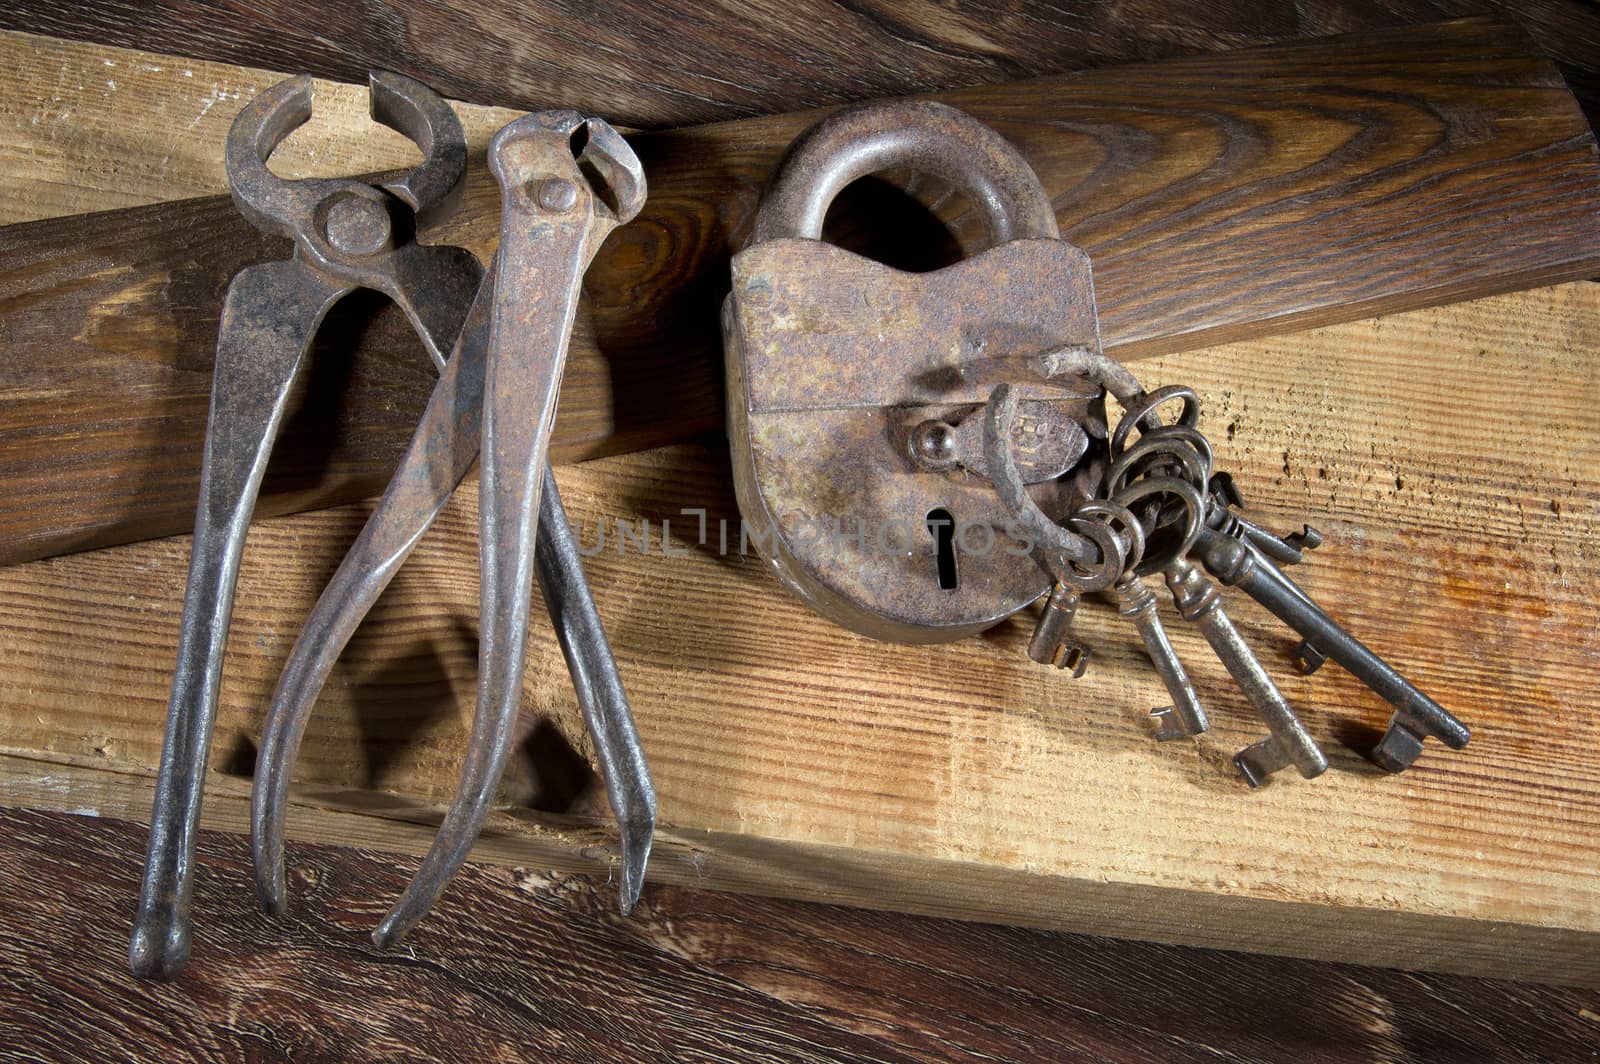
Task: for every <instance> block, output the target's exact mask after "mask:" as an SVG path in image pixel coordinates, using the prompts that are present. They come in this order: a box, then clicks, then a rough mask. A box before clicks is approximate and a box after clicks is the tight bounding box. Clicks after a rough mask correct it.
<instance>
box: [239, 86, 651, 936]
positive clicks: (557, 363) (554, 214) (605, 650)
mask: <svg viewBox="0 0 1600 1064" xmlns="http://www.w3.org/2000/svg"><path fill="white" fill-rule="evenodd" d="M489 159H490V166H491V168H492V169H493V171H494V174H495V177H496V178H497V180H499V182H500V184H501V186H502V196H503V204H502V222H501V237H500V250H499V253H498V254H497V256H496V258H495V260H494V264H493V265H492V266H491V268H490V271H489V274H488V275H487V277H486V278H485V280H484V282H483V284H482V285H481V286H480V288H479V289H478V295H477V298H476V300H474V302H473V305H472V309H471V311H470V312H469V314H468V317H467V323H466V325H465V327H464V328H463V330H462V333H461V338H460V341H459V342H458V344H457V346H456V348H455V351H454V353H453V354H452V355H451V358H450V361H449V363H448V364H447V365H446V367H445V370H444V372H443V373H442V374H441V376H440V379H439V383H438V385H437V386H436V387H435V389H434V392H433V395H432V396H431V397H430V399H429V401H428V406H427V408H426V409H425V410H424V412H423V416H422V420H421V422H420V423H419V425H418V427H417V431H416V433H415V434H414V436H413V437H412V441H411V444H410V447H409V448H408V449H407V451H406V454H405V456H404V457H403V458H402V459H401V462H400V466H399V468H398V470H397V471H396V472H395V475H394V477H393V478H392V479H391V481H390V483H389V487H388V489H387V491H386V492H385V494H384V497H383V499H382V500H381V501H380V502H379V504H378V506H377V508H376V509H375V510H374V512H373V514H372V517H371V518H370V519H369V521H368V522H367V525H366V527H365V528H364V529H363V530H362V532H361V534H360V536H359V537H358V538H357V540H356V542H355V544H354V545H353V546H352V547H351V549H350V551H349V553H348V554H347V555H346V556H345V559H344V561H343V562H342V563H341V564H340V567H339V570H338V571H337V572H336V573H335V574H334V576H333V578H332V579H331V580H330V581H329V583H328V586H327V588H326V589H325V590H324V592H323V594H322V597H321V598H320V599H319V600H318V602H317V605H316V608H315V609H314V610H313V612H312V614H311V618H310V620H309V621H308V622H307V624H306V628H305V630H304V631H303V632H302V634H301V636H300V639H299V641H298V642H297V643H296V645H295V648H294V650H293V651H292V652H291V654H290V657H289V661H288V664H287V665H286V666H285V668H284V672H283V675H282V678H281V679H280V681H279V684H278V688H277V691H276V692H275V694H274V695H273V699H272V704H271V706H270V708H269V709H268V713H267V721H266V727H265V730H264V732H263V735H262V742H261V752H260V755H259V756H258V758H257V772H256V780H255V788H254V792H253V795H252V805H251V840H252V849H253V854H254V859H255V868H256V889H257V894H258V896H259V898H260V900H261V903H262V906H263V907H264V908H265V909H266V910H267V911H269V912H273V913H278V912H281V911H282V910H283V909H284V908H285V905H286V887H285V874H284V860H283V837H284V820H285V816H286V812H287V805H288V788H289V778H290V771H291V768H292V765H293V762H294V759H295V756H296V754H297V753H298V751H299V748H300V743H301V740H302V739H303V737H304V735H305V728H306V723H307V721H308V719H309V717H310V714H311V710H312V707H313V706H314V704H315V702H316V699H317V695H318V692H320V690H321V689H322V687H323V685H324V683H325V682H326V680H327V678H328V675H329V673H330V672H331V671H332V668H333V664H334V662H335V661H336V660H337V658H338V655H339V653H340V651H341V650H342V649H343V647H344V646H345V644H346V643H347V642H348V640H349V639H350V637H351V636H352V635H353V634H354V632H355V630H356V628H357V627H358V626H359V625H360V623H361V620H362V618H363V617H364V616H365V615H366V613H367V612H368V611H369V610H370V609H371V607H372V605H373V603H374V602H376V600H377V598H378V596H379V595H380V594H381V593H382V591H383V589H384V588H385V587H386V586H387V585H388V583H389V581H390V580H391V579H392V578H393V576H394V574H395V573H396V572H397V571H398V569H399V567H400V565H401V564H402V563H403V562H404V560H405V559H406V557H407V556H408V555H409V554H410V552H411V550H412V548H413V547H415V545H416V544H417V542H418V540H419V539H420V538H421V536H422V534H423V532H424V531H425V530H426V529H427V528H428V526H429V525H430V524H431V523H432V521H433V519H434V518H435V517H436V516H437V515H438V513H439V511H440V510H441V509H442V508H443V506H444V505H445V503H446V501H448V499H449V497H450V495H451V494H452V492H453V491H454V490H455V488H456V486H457V484H458V483H459V482H460V481H461V479H462V477H464V476H465V475H466V473H467V471H468V469H469V468H470V467H471V465H472V463H473V461H474V460H475V459H477V458H478V456H479V453H480V444H481V451H482V455H483V470H482V482H481V491H480V502H479V509H480V522H481V529H480V539H481V543H480V559H481V561H480V564H481V567H482V596H483V597H482V629H483V631H482V638H481V640H480V644H479V645H480V662H479V681H478V707H477V712H476V715H475V718H474V725H473V730H472V736H471V739H470V741H469V749H468V754H467V758H466V762H465V765H464V767H463V770H462V777H461V782H460V785H459V789H458V792H457V796H456V799H455V802H454V804H453V805H452V806H451V808H450V811H449V812H448V814H447V815H446V817H445V820H444V823H443V825H442V826H441V828H440V830H439V834H438V838H437V841H436V842H435V844H434V846H433V848H432V850H431V851H430V852H429V854H428V856H427V858H426V860H425V861H424V863H423V867H422V869H421V871H420V872H419V873H418V874H417V877H416V879H415V880H414V881H413V883H412V884H411V887H410V889H409V890H408V891H407V892H406V894H405V897H404V899H403V900H402V901H401V903H400V904H399V905H398V906H397V907H396V908H395V910H394V911H393V912H392V913H391V914H390V915H389V917H388V918H387V919H386V920H385V921H384V922H383V924H382V926H381V927H380V928H379V930H378V931H377V932H376V933H375V935H374V938H375V939H376V940H377V941H378V942H379V943H380V944H387V943H389V942H392V941H394V940H395V939H397V938H398V937H399V936H400V935H401V934H403V933H404V932H405V930H406V929H408V928H409V927H410V926H411V925H412V924H414V923H415V922H416V920H418V919H420V918H421V916H422V915H423V914H424V913H426V912H427V910H428V908H429V907H430V906H431V904H432V903H433V901H434V900H435V899H436V898H437V897H438V895H439V893H440V892H441V891H442V890H443V889H444V886H445V885H446V883H448V881H449V879H450V877H451V876H452V875H453V874H454V873H455V871H456V870H457V869H458V868H459V867H460V865H461V863H462V862H463V861H464V860H465V858H466V855H467V852H468V850H469V849H470V848H471V846H472V843H473V841H474V840H475V839H476V837H477V835H478V833H479V831H480V829H481V827H482V824H483V821H484V819H485V817H486V815H487V813H488V809H489V805H490V803H491V801H492V799H493V796H494V792H495V788H496V786H497V785H498V783H499V780H500V776H501V774H502V772H503V770H504V767H505V762H506V758H507V755H508V754H509V751H510V747H511V743H512V741H513V732H514V728H515V723H516V717H517V710H518V708H519V706H520V704H521V695H522V672H523V662H524V656H525V649H526V643H527V637H528V609H529V602H530V593H531V583H532V578H533V572H532V565H533V564H535V563H536V564H537V566H538V571H539V581H538V582H539V587H540V589H541V591H542V592H543V594H544V598H545V602H546V606H547V607H548V609H549V612H550V616H551V620H552V623H553V624H554V626H555V629H556V634H557V636H558V638H559V640H560V643H561V647H562V650H563V652H564V654H565V655H566V658H567V663H568V668H569V671H570V673H571V675H572V679H573V686H574V687H575V689H576V691H577V694H578V702H579V706H580V708H581V710H582V712H583V715H584V718H585V721H586V723H587V725H588V729H589V732H590V734H591V736H592V737H593V739H594V742H595V750H596V756H597V759H598V761H599V762H600V767H601V775H602V778H603V780H604V782H605V785H606V790H607V795H608V797H609V799H610V803H611V807H612V810H613V812H614V813H615V815H616V817H617V821H618V824H619V825H620V828H621V851H622V883H621V907H622V910H623V912H627V911H628V910H629V909H631V908H632V906H633V904H634V902H635V901H636V900H637V899H638V896H639V890H640V887H641V886H642V884H643V878H644V869H645V864H646V862H647V860H648V857H649V852H650V845H651V841H652V838H653V834H654V830H655V812H656V805H655V792H654V790H653V788H652V786H651V782H650V776H649V770H648V767H647V766H646V764H645V760H644V754H643V751H642V749H641V746H640V743H639V736H638V732H637V730H636V729H635V726H634V722H633V716H632V713H631V711H630V709H629V707H628V702H627V697H626V694H625V693H624V691H623V689H622V684H621V681H620V679H619V677H618V675H617V669H616V664H615V661H614V659H613V658H612V656H611V651H610V647H609V644H608V643H607V641H606V638H605V633H604V631H603V629H602V628H601V625H600V619H599V615H598V613H597V611H596V609H595V605H594V601H593V599H592V598H591V596H590V593H589V587H588V582H587V580H586V579H585V577H584V574H583V568H582V563H581V560H580V557H579V552H578V548H577V542H576V539H575V537H574V535H573V533H572V529H571V526H570V525H569V524H568V522H567V516H566V513H565V511H564V510H563V508H562V505H561V500H560V496H559V495H558V494H557V492H556V485H555V479H554V477H553V476H552V475H551V474H550V470H549V466H548V464H547V453H548V450H549V441H550V430H551V426H552V423H553V420H554V416H555V409H556V399H557V393H558V389H559V386H560V383H561V377H562V373H563V370H564V367H565V362H566V354H567V343H568V340H569V337H570V334H571V329H572V323H573V317H574V314H575V312H576V309H577V301H578V294H579V290H580V286H581V283H582V279H583V274H584V271H585V270H586V268H587V266H588V264H589V261H590V259H591V258H592V257H593V255H594V253H595V251H597V250H598V248H599V246H600V244H601V242H602V241H603V240H604V239H605V237H606V235H607V234H609V233H610V232H611V230H612V229H613V228H615V227H616V226H617V225H620V224H622V223H624V222H626V221H628V220H630V219H631V218H632V217H633V216H634V215H636V214H637V213H638V211H639V209H640V207H641V206H642V205H643V202H644V195H645V183H644V175H643V171H642V169H641V168H640V165H639V162H638V160H637V158H636V157H635V156H634V154H633V152H632V150H631V149H630V148H629V147H628V146H627V144H626V143H625V142H624V141H623V140H622V138H621V137H620V136H618V135H617V133H616V132H615V131H614V130H612V129H611V127H610V126H608V125H607V124H606V123H604V122H602V121H600V120H598V119H585V118H583V117H582V116H580V115H578V114H575V113H573V112H571V111H553V112H545V113H542V114H534V115H529V116H526V117H524V118H522V119H519V120H518V121H516V122H514V123H512V124H511V125H509V126H507V127H506V128H505V129H504V130H502V131H501V132H500V133H499V134H498V135H497V136H496V137H495V139H494V141H493V143H492V144H491V145H490V149H489ZM536 547H537V549H535V548H536Z"/></svg>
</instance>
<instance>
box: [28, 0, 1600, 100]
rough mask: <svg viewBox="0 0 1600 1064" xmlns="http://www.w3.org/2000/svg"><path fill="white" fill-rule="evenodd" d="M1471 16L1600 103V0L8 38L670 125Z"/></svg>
mask: <svg viewBox="0 0 1600 1064" xmlns="http://www.w3.org/2000/svg"><path fill="white" fill-rule="evenodd" d="M1468 15H1492V16H1495V17H1498V18H1501V19H1506V20H1509V21H1512V22H1514V23H1516V24H1517V25H1519V26H1520V27H1521V28H1522V29H1523V30H1524V31H1525V32H1527V33H1528V34H1530V35H1531V36H1532V37H1533V39H1534V40H1535V41H1536V42H1537V43H1538V45H1539V47H1540V49H1541V50H1542V51H1544V52H1545V53H1546V54H1548V55H1550V56H1551V57H1553V58H1554V59H1556V60H1557V61H1559V62H1560V63H1561V64H1562V66H1563V69H1564V70H1566V71H1567V74H1568V78H1569V80H1571V81H1572V82H1573V84H1574V87H1575V88H1577V89H1578V92H1579V96H1580V98H1584V99H1587V100H1595V99H1600V11H1596V9H1595V6H1594V5H1593V4H1592V3H1588V2H1586V0H1445V2H1441V0H1318V2H1317V3H1315V4H1262V3H1257V2H1252V0H1213V2H1211V3H1207V4H1184V5H1181V6H1179V5H1175V4H1172V3H1168V2H1165V0H1118V2H1117V3H1114V4H1112V3H1087V4H1072V5H1063V4H1061V3H1059V2H1051V0H1004V2H1000V0H965V2H963V3H961V4H926V3H916V2H914V0H871V2H869V3H855V4H838V3H833V2H830V0H788V2H786V3H783V4H746V3H738V2H735V0H716V2H714V3H709V4H708V3H705V2H703V0H649V2H647V3H629V4H626V5H617V4H607V5H598V6H597V5H581V6H577V7H574V6H572V5H569V4H563V3H558V2H555V0H386V2H385V3H384V5H383V8H382V16H381V17H372V16H371V14H370V13H369V12H368V11H367V10H365V9H361V8H352V9H348V10H346V9H343V8H331V9H330V8H329V7H328V5H325V4H320V3H316V2H314V0H274V2H273V3H272V4H270V5H265V6H258V7H245V6H240V5H228V6H216V5H211V4H201V3H195V2H193V0H11V2H10V3H8V4H7V5H6V6H5V7H4V8H0V26H3V27H6V28H9V29H15V30H28V31H31V32H34V33H47V34H50V35H52V36H56V37H69V38H76V39H81V40H88V41H94V42H97V43H100V44H115V45H123V46H126V47H130V48H145V49H151V50H155V51H160V52H171V53H175V54H178V55H186V56H196V57H201V58H205V59H212V60H218V61H221V62H224V63H240V64H244V65H246V66H263V65H264V66H271V67H275V68H278V69H283V70H295V71H305V72H308V73H312V74H318V75H320V76H322V77H327V78H335V79H338V80H341V81H360V80H362V79H363V78H364V77H365V76H366V73H367V71H368V70H371V69H374V68H377V69H385V70H398V71H401V72H402V73H407V74H410V75H411V76H413V77H416V78H420V79H422V80H423V81H425V82H427V83H429V84H430V85H434V86H436V87H438V88H439V90H440V91H441V92H445V93H448V94H449V95H450V96H452V97H455V98H458V99H462V100H473V101H476V102H479V103H494V104H509V105H513V106H517V107H521V108H525V109H535V108H539V107H545V106H548V105H549V103H550V101H551V100H552V99H561V100H564V101H565V102H566V104H567V106H571V107H575V108H577V109H579V110H582V111H586V112H594V113H597V114H604V115H608V116H610V117H611V118H613V119H614V120H616V121H620V122H624V123H627V124H629V125H634V126H639V127H653V128H665V127H668V126H674V125H679V126H681V125H689V124H691V123H696V122H712V121H718V120H721V119H729V118H744V117H750V116H753V115H760V114H771V113H775V112H778V111H788V110H794V109H796V108H800V107H820V106H824V105H827V104H833V103H839V102H843V101H848V100H863V99H870V98H873V97H878V96H903V95H908V94H911V93H916V92H931V91H935V90H939V89H952V88H958V87H966V86H973V85H980V84H995V83H999V82H1004V81H1013V80H1016V79H1018V78H1024V77H1037V76H1040V75H1044V74H1061V73H1067V72H1069V71H1075V70H1082V69H1088V68H1093V67H1105V66H1115V65H1117V64H1121V63H1133V62H1142V61H1148V60H1154V59H1167V58H1177V57H1179V56H1185V55H1193V54H1196V53H1201V52H1220V51H1229V50H1232V49H1236V48H1244V47H1248V46H1251V45H1263V44H1275V43H1283V42H1287V41H1291V40H1297V39H1302V38H1308V37H1323V36H1327V35H1329V34H1334V33H1353V32H1359V31H1369V30H1379V29H1386V28H1391V27H1395V26H1401V25H1407V24H1415V23H1426V22H1433V21H1436V20H1438V19H1441V18H1449V17H1462V16H1468Z"/></svg>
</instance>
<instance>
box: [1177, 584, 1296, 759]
mask: <svg viewBox="0 0 1600 1064" xmlns="http://www.w3.org/2000/svg"><path fill="white" fill-rule="evenodd" d="M1167 586H1168V587H1169V588H1171V589H1172V598H1173V601H1174V602H1176V603H1177V605H1178V612H1179V613H1180V614H1182V615H1183V619H1184V620H1186V621H1189V622H1190V623H1192V624H1194V625H1196V626H1197V627H1198V628H1199V629H1200V632H1201V634H1202V635H1204V636H1205V637H1206V642H1208V643H1210V644H1211V649H1212V650H1213V651H1215V652H1216V655H1217V659H1218V660H1219V661H1221V662H1222V664H1223V667H1224V668H1226V669H1227V670H1228V674H1229V675H1230V676H1232V677H1233V679H1234V682H1235V683H1237V684H1238V685H1239V688H1240V690H1242V691H1243V692H1244V694H1245V697H1246V698H1248V699H1249V700H1250V704H1251V705H1253V706H1254V707H1255V710H1256V713H1258V714H1259V715H1260V716H1261V718H1262V720H1264V721H1265V722H1266V725H1267V728H1268V730H1269V731H1271V733H1272V734H1271V735H1269V736H1268V737H1267V738H1265V739H1262V740H1261V741H1259V742H1256V743H1253V744H1251V745H1250V746H1247V747H1245V748H1244V749H1243V750H1241V751H1239V752H1238V753H1237V754H1235V755H1234V757H1233V764H1234V767H1236V768H1237V769H1238V770H1239V774H1240V775H1241V776H1243V777H1244V780H1245V782H1246V783H1248V784H1250V786H1252V787H1259V786H1261V784H1262V783H1264V782H1266V777H1267V776H1268V775H1269V774H1271V773H1273V772H1276V771H1277V770H1278V769H1281V768H1286V767H1287V766H1289V765H1293V766H1294V767H1295V768H1297V769H1298V770H1299V771H1300V775H1302V776H1304V777H1305V778H1306V779H1312V778H1313V777H1316V776H1320V775H1322V773H1323V772H1325V771H1327V768H1328V759H1327V757H1326V756H1324V755H1323V753H1322V751H1321V750H1320V749H1318V747H1317V744H1316V741H1315V740H1313V739H1312V738H1311V735H1310V733H1309V732H1307V731H1306V729H1305V726H1304V725H1303V724H1301V723H1300V719H1299V718H1298V717H1296V716H1295V713H1294V710H1293V709H1292V708H1290V706H1289V702H1288V700H1287V699H1285V698H1284V697H1283V693H1282V692H1281V691H1279V690H1278V685H1277V684H1275V683H1273V682H1272V677H1271V676H1268V675H1267V670H1266V669H1264V668H1262V666H1261V662H1260V661H1259V660H1258V659H1257V658H1256V656H1255V654H1254V653H1252V652H1251V650H1250V647H1249V645H1248V644H1246V643H1245V641H1244V637H1243V636H1241V635H1240V634H1239V629H1238V628H1236V627H1234V624H1233V621H1232V620H1231V619H1230V618H1229V617H1228V615H1227V614H1226V613H1225V612H1223V609H1222V593H1221V592H1220V591H1218V590H1217V588H1216V585H1215V584H1213V583H1212V582H1211V581H1209V580H1207V579H1206V578H1205V576H1204V575H1203V574H1202V573H1201V572H1200V570H1198V569H1196V568H1195V567H1194V566H1193V565H1191V564H1190V563H1189V561H1188V560H1187V559H1186V558H1179V559H1177V560H1176V561H1174V562H1173V563H1172V564H1171V565H1170V566H1169V567H1168V568H1167Z"/></svg>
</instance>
